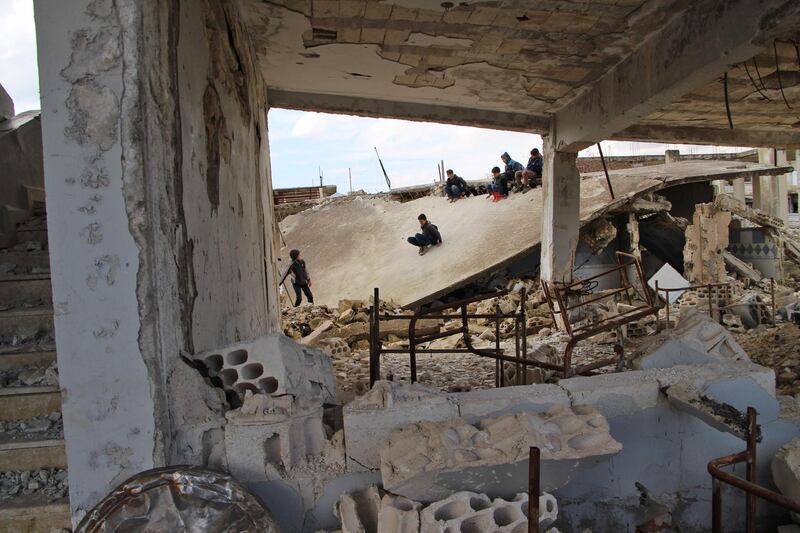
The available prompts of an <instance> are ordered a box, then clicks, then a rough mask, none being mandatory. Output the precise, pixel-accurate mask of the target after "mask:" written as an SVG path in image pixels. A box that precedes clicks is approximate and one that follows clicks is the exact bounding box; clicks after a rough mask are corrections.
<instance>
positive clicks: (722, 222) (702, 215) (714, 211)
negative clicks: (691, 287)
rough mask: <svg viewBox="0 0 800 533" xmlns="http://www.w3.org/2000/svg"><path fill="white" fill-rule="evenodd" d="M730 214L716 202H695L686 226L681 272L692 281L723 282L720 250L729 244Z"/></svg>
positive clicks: (722, 262)
mask: <svg viewBox="0 0 800 533" xmlns="http://www.w3.org/2000/svg"><path fill="white" fill-rule="evenodd" d="M730 223H731V214H730V213H729V212H727V211H721V210H720V209H718V208H717V207H716V205H715V204H697V206H696V207H695V211H694V218H693V222H692V224H691V225H690V226H689V227H687V228H686V246H685V247H684V249H683V257H684V271H683V274H684V276H685V277H686V279H687V280H689V281H690V282H691V283H692V284H699V283H721V282H724V281H725V278H726V271H725V259H724V257H723V255H722V254H723V252H724V251H725V249H726V248H727V247H728V226H729V225H730Z"/></svg>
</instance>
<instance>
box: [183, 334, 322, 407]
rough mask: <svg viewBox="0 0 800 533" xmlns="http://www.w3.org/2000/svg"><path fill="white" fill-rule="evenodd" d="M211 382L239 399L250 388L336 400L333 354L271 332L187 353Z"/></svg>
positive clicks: (264, 392)
mask: <svg viewBox="0 0 800 533" xmlns="http://www.w3.org/2000/svg"><path fill="white" fill-rule="evenodd" d="M186 357H187V358H188V359H189V360H191V361H192V362H193V363H194V364H195V366H197V367H198V368H199V369H200V370H201V372H203V373H204V375H207V376H208V377H209V378H211V381H212V383H214V384H215V385H217V386H218V387H221V388H223V389H224V390H225V391H226V393H228V394H229V395H230V396H233V397H234V398H238V399H239V400H240V401H241V400H243V399H244V397H245V393H246V392H247V391H250V392H253V393H257V394H269V395H275V396H279V395H283V394H291V395H293V396H295V397H298V398H302V399H303V400H304V401H311V402H324V403H334V402H335V383H334V379H333V372H332V366H331V360H330V358H329V357H328V356H327V355H325V354H324V353H323V352H321V351H319V350H317V349H314V348H311V347H308V346H301V345H299V344H297V343H295V342H294V341H292V340H291V339H289V338H287V337H286V336H285V335H280V334H270V335H264V336H261V337H258V338H256V339H254V340H253V341H250V342H240V343H236V344H233V345H230V346H226V347H224V348H223V349H220V350H210V351H207V352H202V353H199V354H196V355H189V356H186Z"/></svg>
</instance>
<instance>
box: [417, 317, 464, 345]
mask: <svg viewBox="0 0 800 533" xmlns="http://www.w3.org/2000/svg"><path fill="white" fill-rule="evenodd" d="M412 322H413V321H412ZM467 333H469V328H465V327H464V326H462V327H460V328H458V329H448V330H445V331H440V332H439V333H431V334H430V335H423V336H422V337H416V340H415V341H414V343H415V344H424V343H426V342H430V341H435V340H438V339H443V338H445V337H452V336H453V335H458V334H467ZM410 339H411V337H410V336H409V341H410Z"/></svg>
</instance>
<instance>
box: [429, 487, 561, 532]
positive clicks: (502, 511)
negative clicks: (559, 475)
mask: <svg viewBox="0 0 800 533" xmlns="http://www.w3.org/2000/svg"><path fill="white" fill-rule="evenodd" d="M557 516H558V504H557V502H556V499H555V498H554V497H553V496H552V495H551V494H548V493H544V494H542V495H541V496H540V497H539V528H540V530H544V529H543V528H546V527H548V526H549V525H550V524H552V523H553V522H554V521H555V519H556V517H557ZM420 522H421V525H420V532H421V533H444V532H448V531H481V532H483V531H492V532H495V533H524V532H525V531H527V530H528V495H527V494H526V493H519V494H517V495H516V497H514V499H513V500H510V501H508V500H504V499H502V498H496V499H495V500H493V501H492V500H490V499H489V498H488V497H487V496H486V495H485V494H477V493H474V492H466V491H465V492H457V493H455V494H453V495H451V496H448V497H447V498H445V499H444V500H441V501H438V502H435V503H432V504H430V505H429V506H428V507H426V508H425V509H423V510H422V512H421V513H420Z"/></svg>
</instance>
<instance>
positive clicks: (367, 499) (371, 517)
mask: <svg viewBox="0 0 800 533" xmlns="http://www.w3.org/2000/svg"><path fill="white" fill-rule="evenodd" d="M381 492H382V491H381V490H380V489H379V488H378V487H376V486H375V485H370V486H369V487H367V488H366V489H365V490H363V491H359V492H352V493H350V492H346V493H344V494H342V495H341V496H340V497H339V501H338V502H336V506H335V507H334V515H336V517H337V518H338V519H339V520H340V521H341V523H342V533H375V532H377V531H378V514H379V512H380V510H381V505H382V502H381ZM388 531H390V530H387V532H388ZM396 531H402V530H396Z"/></svg>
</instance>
